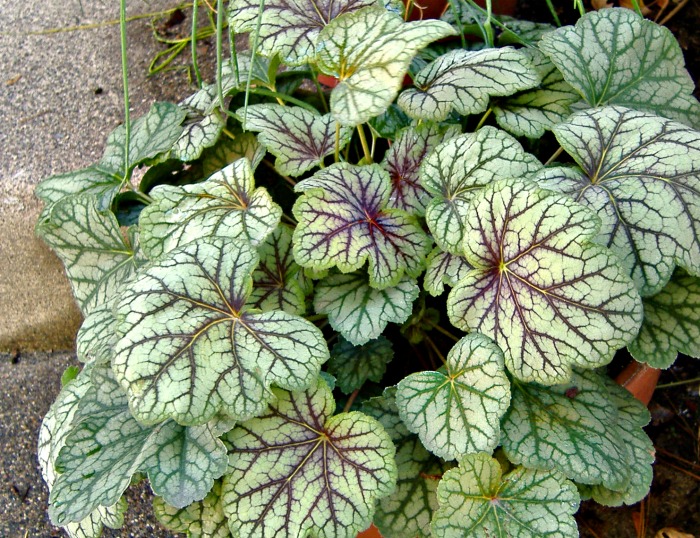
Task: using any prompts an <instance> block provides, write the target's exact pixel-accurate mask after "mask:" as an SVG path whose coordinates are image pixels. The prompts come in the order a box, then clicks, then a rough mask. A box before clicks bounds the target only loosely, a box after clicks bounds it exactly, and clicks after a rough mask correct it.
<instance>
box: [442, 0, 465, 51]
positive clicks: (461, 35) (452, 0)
mask: <svg viewBox="0 0 700 538" xmlns="http://www.w3.org/2000/svg"><path fill="white" fill-rule="evenodd" d="M447 1H448V3H449V5H450V8H451V9H452V11H453V12H454V14H455V21H456V22H457V26H458V27H459V38H460V40H461V41H462V48H463V49H466V48H467V38H466V37H465V36H464V26H463V25H462V20H461V19H460V17H459V11H457V5H456V4H455V0H447Z"/></svg>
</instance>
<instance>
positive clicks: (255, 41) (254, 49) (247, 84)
mask: <svg viewBox="0 0 700 538" xmlns="http://www.w3.org/2000/svg"><path fill="white" fill-rule="evenodd" d="M259 2H260V4H259V5H258V15H257V17H258V20H257V23H256V25H255V34H253V35H254V37H253V46H252V47H251V51H250V67H249V68H248V80H246V82H245V99H244V101H243V125H245V122H246V119H247V117H248V98H249V97H250V81H251V79H252V78H253V66H254V65H255V55H256V54H257V52H258V39H259V38H260V26H261V25H262V16H263V10H264V9H265V0H259Z"/></svg>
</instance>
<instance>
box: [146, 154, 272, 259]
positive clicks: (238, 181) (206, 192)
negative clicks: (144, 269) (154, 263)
mask: <svg viewBox="0 0 700 538" xmlns="http://www.w3.org/2000/svg"><path fill="white" fill-rule="evenodd" d="M150 196H151V198H153V203H152V204H151V205H149V206H148V207H146V208H145V209H144V210H143V211H142V212H141V217H140V219H139V224H140V226H141V229H142V236H141V245H142V247H143V250H144V252H145V253H146V254H147V255H148V257H149V258H151V259H157V258H160V257H161V256H163V255H164V254H166V253H168V252H169V251H171V250H173V249H175V248H177V247H181V246H183V245H186V244H188V243H190V242H191V241H194V240H195V239H200V238H202V237H208V236H215V235H221V236H226V237H229V238H231V239H236V238H239V237H240V238H245V239H247V240H248V241H250V242H251V243H252V244H253V245H258V244H259V243H261V242H262V241H264V239H265V238H266V237H267V236H268V235H269V234H270V233H271V232H272V231H273V230H274V229H275V228H276V227H277V225H278V224H279V221H280V218H281V217H282V209H281V208H280V207H279V206H278V205H277V204H275V203H274V202H273V201H272V198H271V197H270V195H269V194H268V192H267V191H266V190H265V189H264V188H263V187H259V188H257V189H256V188H255V182H254V178H253V169H252V168H251V165H250V161H248V159H239V160H237V161H235V162H234V163H233V164H230V165H229V166H227V167H225V168H224V169H222V170H220V171H219V172H217V173H215V174H214V175H212V176H211V177H209V178H208V179H207V180H206V181H204V182H202V183H196V184H193V185H185V186H184V187H175V186H170V185H160V186H158V187H156V188H155V189H153V190H152V191H151V192H150Z"/></svg>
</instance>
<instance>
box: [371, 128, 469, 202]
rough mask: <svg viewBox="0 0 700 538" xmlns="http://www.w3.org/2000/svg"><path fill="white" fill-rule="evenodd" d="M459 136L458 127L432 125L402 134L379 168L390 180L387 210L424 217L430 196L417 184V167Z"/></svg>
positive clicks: (405, 130) (408, 129) (402, 132)
mask: <svg viewBox="0 0 700 538" xmlns="http://www.w3.org/2000/svg"><path fill="white" fill-rule="evenodd" d="M458 134H459V126H456V125H452V126H449V127H446V128H445V127H440V126H439V125H436V124H434V123H422V124H420V125H414V126H411V127H409V128H407V129H404V130H403V131H401V134H400V135H399V137H398V138H397V139H396V141H395V142H394V143H393V144H392V146H391V147H390V148H389V149H388V150H387V152H386V155H385V157H384V161H382V167H383V168H384V169H385V170H386V171H387V172H389V176H390V177H391V195H390V196H389V207H394V208H396V209H403V210H404V211H407V212H408V213H413V214H416V215H423V214H425V208H426V206H427V205H428V202H429V201H430V195H429V194H428V193H427V192H426V190H425V189H424V188H423V187H422V186H421V184H420V182H419V178H418V170H419V168H420V165H421V163H422V162H423V161H424V160H425V158H426V157H427V156H428V154H430V152H431V151H432V150H433V149H434V148H435V146H437V145H438V144H439V143H440V142H442V141H444V140H448V139H450V138H453V137H454V136H457V135H458Z"/></svg>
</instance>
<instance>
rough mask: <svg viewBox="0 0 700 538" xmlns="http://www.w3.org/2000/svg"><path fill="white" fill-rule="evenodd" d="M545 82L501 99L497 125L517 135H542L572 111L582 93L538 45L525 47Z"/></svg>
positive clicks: (525, 52) (530, 136)
mask: <svg viewBox="0 0 700 538" xmlns="http://www.w3.org/2000/svg"><path fill="white" fill-rule="evenodd" d="M522 52H523V53H524V54H526V55H527V56H529V57H530V59H531V61H532V65H533V67H534V68H535V70H536V71H537V73H538V74H539V76H540V78H541V79H542V82H541V83H540V85H539V86H537V87H536V88H533V89H531V90H525V91H522V92H519V93H516V94H515V95H513V96H511V97H506V98H504V99H499V100H498V101H497V102H496V104H495V106H494V107H493V113H494V116H495V117H496V121H497V122H498V125H500V126H501V127H502V128H503V129H505V130H506V131H508V132H510V133H513V134H514V135H515V136H527V137H529V138H540V137H541V136H542V135H543V134H544V132H545V131H547V130H550V129H551V128H552V127H554V126H555V125H556V124H558V123H561V122H562V121H564V120H565V119H566V118H567V117H569V116H570V115H571V113H572V110H571V106H572V105H573V104H574V103H577V102H579V101H580V100H581V96H580V95H579V94H578V93H577V92H576V90H574V88H572V87H571V86H570V85H569V83H567V82H566V81H565V80H564V77H563V76H562V74H561V72H560V71H559V69H557V68H556V67H555V66H554V64H553V63H552V62H551V61H550V60H549V58H547V57H546V56H545V55H544V54H542V53H541V52H540V51H538V50H537V49H522Z"/></svg>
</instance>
